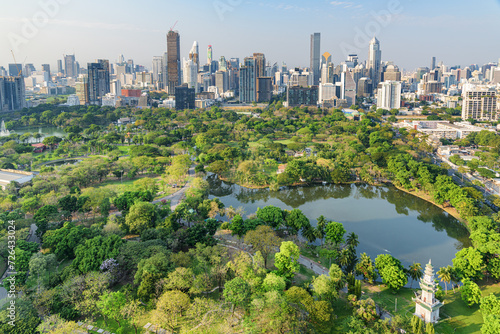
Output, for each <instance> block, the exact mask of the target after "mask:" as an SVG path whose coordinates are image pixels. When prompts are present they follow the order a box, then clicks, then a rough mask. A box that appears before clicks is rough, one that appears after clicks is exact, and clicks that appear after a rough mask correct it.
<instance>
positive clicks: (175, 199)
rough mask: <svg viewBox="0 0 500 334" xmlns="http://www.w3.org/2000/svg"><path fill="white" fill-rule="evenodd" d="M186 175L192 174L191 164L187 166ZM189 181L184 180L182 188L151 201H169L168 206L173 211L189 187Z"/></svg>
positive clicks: (192, 167) (154, 202)
mask: <svg viewBox="0 0 500 334" xmlns="http://www.w3.org/2000/svg"><path fill="white" fill-rule="evenodd" d="M188 176H194V166H191V167H190V168H189V172H188ZM189 183H190V182H189V181H188V182H186V184H184V185H183V186H182V188H181V189H179V190H177V191H176V192H175V193H173V194H170V195H168V196H165V197H162V198H159V199H157V200H155V201H153V204H156V203H160V202H161V201H170V208H171V209H172V211H174V210H175V208H176V207H177V206H178V205H179V203H180V202H181V200H182V199H183V198H184V193H185V192H186V190H188V189H189Z"/></svg>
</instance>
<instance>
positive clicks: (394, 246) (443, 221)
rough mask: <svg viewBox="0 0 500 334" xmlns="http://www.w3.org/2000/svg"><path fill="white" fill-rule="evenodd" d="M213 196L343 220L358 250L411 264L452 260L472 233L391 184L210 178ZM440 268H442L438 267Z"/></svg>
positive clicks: (250, 206)
mask: <svg viewBox="0 0 500 334" xmlns="http://www.w3.org/2000/svg"><path fill="white" fill-rule="evenodd" d="M207 181H208V182H209V183H210V198H215V197H217V198H219V199H220V200H221V201H222V202H223V203H224V205H225V206H226V207H229V206H231V205H232V206H233V207H235V208H238V207H240V206H241V207H243V208H244V210H245V211H246V214H247V215H248V214H252V213H254V212H256V211H257V208H259V207H260V208H262V207H265V206H268V205H274V206H277V207H280V208H282V209H288V210H291V209H300V210H302V212H303V213H304V214H305V215H306V216H307V217H308V218H309V220H310V221H311V224H312V225H314V226H315V225H316V218H318V217H319V216H320V215H323V216H325V217H326V218H327V219H329V220H333V221H337V222H340V223H342V224H343V225H344V227H345V229H346V230H347V233H350V232H354V233H356V234H357V235H358V236H359V242H360V244H359V246H358V248H357V251H358V254H360V253H363V252H366V253H367V254H368V255H370V256H371V257H372V259H374V258H375V257H376V256H377V255H378V254H385V253H389V254H391V255H392V256H394V257H396V258H398V259H399V260H401V262H402V263H403V264H404V265H405V266H408V265H409V264H411V263H413V262H414V261H415V262H419V263H422V266H424V265H425V264H426V263H428V262H429V259H432V264H433V266H434V268H439V267H443V266H447V265H451V264H452V259H453V258H454V257H455V253H456V252H457V251H459V250H460V249H462V248H464V247H469V246H470V245H471V244H470V240H469V233H468V231H467V229H466V228H465V227H464V226H463V225H462V224H461V223H460V222H459V221H458V220H457V219H455V218H453V217H452V216H450V215H449V214H448V213H447V212H445V211H443V210H441V209H440V208H438V207H436V206H434V205H432V204H430V203H428V202H426V201H424V200H422V199H420V198H418V197H415V196H412V195H410V194H407V193H405V192H403V191H400V190H398V189H396V188H394V187H392V186H369V185H362V184H356V185H354V184H353V185H325V186H321V185H318V186H310V187H293V188H288V189H286V190H281V191H270V190H268V189H265V190H252V189H247V188H243V187H240V186H238V185H235V184H230V183H226V182H223V181H221V180H219V179H218V178H217V177H216V176H215V175H211V176H209V177H208V178H207ZM436 270H438V269H436Z"/></svg>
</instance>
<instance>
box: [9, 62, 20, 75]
mask: <svg viewBox="0 0 500 334" xmlns="http://www.w3.org/2000/svg"><path fill="white" fill-rule="evenodd" d="M22 74H23V72H22V67H21V65H18V64H9V76H11V77H17V76H20V75H22Z"/></svg>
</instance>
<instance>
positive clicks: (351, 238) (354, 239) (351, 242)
mask: <svg viewBox="0 0 500 334" xmlns="http://www.w3.org/2000/svg"><path fill="white" fill-rule="evenodd" d="M346 240H347V242H346V244H347V246H352V247H354V248H356V247H358V245H359V240H358V235H357V234H356V233H354V232H351V233H349V234H348V235H347V239H346Z"/></svg>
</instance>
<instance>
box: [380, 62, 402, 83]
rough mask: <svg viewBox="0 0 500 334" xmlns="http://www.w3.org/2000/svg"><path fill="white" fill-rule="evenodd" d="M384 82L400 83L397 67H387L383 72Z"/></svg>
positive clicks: (399, 73)
mask: <svg viewBox="0 0 500 334" xmlns="http://www.w3.org/2000/svg"><path fill="white" fill-rule="evenodd" d="M383 79H384V81H401V72H400V71H399V67H397V66H395V65H388V66H387V67H386V68H385V71H384V77H383Z"/></svg>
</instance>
